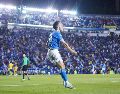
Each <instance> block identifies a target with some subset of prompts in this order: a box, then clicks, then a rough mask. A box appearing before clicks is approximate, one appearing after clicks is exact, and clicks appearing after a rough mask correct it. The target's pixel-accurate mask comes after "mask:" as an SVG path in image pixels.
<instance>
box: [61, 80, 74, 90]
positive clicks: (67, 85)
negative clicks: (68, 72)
mask: <svg viewBox="0 0 120 94" xmlns="http://www.w3.org/2000/svg"><path fill="white" fill-rule="evenodd" d="M63 84H64V86H65V88H69V89H73V88H74V87H73V85H72V84H71V83H70V82H68V81H66V82H64V83H63Z"/></svg>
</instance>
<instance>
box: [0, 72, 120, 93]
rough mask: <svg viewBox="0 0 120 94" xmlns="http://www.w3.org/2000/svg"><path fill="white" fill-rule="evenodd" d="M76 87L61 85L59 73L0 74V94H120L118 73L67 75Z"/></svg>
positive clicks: (119, 76)
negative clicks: (23, 75)
mask: <svg viewBox="0 0 120 94" xmlns="http://www.w3.org/2000/svg"><path fill="white" fill-rule="evenodd" d="M68 77H69V81H70V82H71V83H72V84H73V85H74V86H75V88H76V89H67V88H64V87H63V85H62V80H61V78H60V76H59V75H52V76H50V75H33V76H31V80H25V81H22V80H21V76H17V77H14V76H0V94H120V75H90V74H89V75H80V74H79V75H68Z"/></svg>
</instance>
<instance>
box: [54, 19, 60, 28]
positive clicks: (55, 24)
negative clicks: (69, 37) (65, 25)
mask: <svg viewBox="0 0 120 94" xmlns="http://www.w3.org/2000/svg"><path fill="white" fill-rule="evenodd" d="M59 23H60V21H56V22H54V24H53V28H54V29H55V30H57V28H58V24H59Z"/></svg>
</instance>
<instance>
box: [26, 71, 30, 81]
mask: <svg viewBox="0 0 120 94" xmlns="http://www.w3.org/2000/svg"><path fill="white" fill-rule="evenodd" d="M26 76H27V78H28V80H30V77H29V75H28V71H26Z"/></svg>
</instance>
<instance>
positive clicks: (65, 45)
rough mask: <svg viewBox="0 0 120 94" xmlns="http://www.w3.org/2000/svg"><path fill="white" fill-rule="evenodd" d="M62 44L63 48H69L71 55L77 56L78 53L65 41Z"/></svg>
mask: <svg viewBox="0 0 120 94" xmlns="http://www.w3.org/2000/svg"><path fill="white" fill-rule="evenodd" d="M61 43H62V44H63V46H64V47H65V48H67V50H68V51H69V52H71V53H72V54H74V55H77V52H76V51H75V50H73V49H72V48H71V47H70V46H69V45H68V44H67V43H66V42H65V41H64V40H61Z"/></svg>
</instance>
